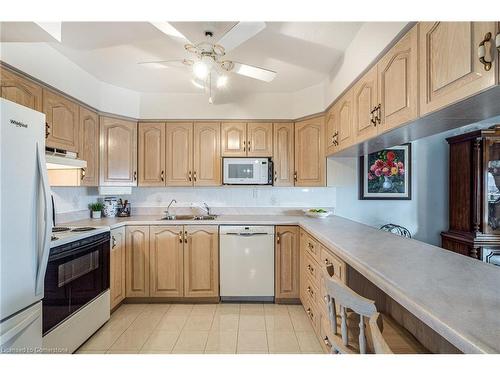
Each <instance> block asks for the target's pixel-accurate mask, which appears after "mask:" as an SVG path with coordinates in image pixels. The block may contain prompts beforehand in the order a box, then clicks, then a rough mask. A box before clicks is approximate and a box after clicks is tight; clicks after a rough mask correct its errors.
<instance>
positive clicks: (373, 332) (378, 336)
mask: <svg viewBox="0 0 500 375" xmlns="http://www.w3.org/2000/svg"><path fill="white" fill-rule="evenodd" d="M381 324H382V316H381V315H380V314H379V313H375V314H373V315H372V316H370V320H369V322H368V327H369V328H370V336H371V341H372V343H373V350H374V351H375V354H393V352H392V350H391V348H389V345H387V342H386V341H385V339H384V337H383V336H382V331H381V330H380V325H381Z"/></svg>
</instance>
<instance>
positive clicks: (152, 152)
mask: <svg viewBox="0 0 500 375" xmlns="http://www.w3.org/2000/svg"><path fill="white" fill-rule="evenodd" d="M137 138H138V164H139V165H138V169H139V170H138V172H139V181H138V185H139V186H165V123H139V124H138V137H137Z"/></svg>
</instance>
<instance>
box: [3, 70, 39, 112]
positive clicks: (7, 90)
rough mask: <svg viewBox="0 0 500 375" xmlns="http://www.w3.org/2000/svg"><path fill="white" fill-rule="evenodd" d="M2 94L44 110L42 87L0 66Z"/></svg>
mask: <svg viewBox="0 0 500 375" xmlns="http://www.w3.org/2000/svg"><path fill="white" fill-rule="evenodd" d="M0 96H1V97H2V98H4V99H7V100H10V101H11V102H14V103H17V104H20V105H23V106H25V107H28V108H31V109H34V110H35V111H38V112H42V87H41V86H39V85H37V84H36V83H33V82H31V81H29V80H27V79H25V78H23V77H21V76H20V75H17V74H15V73H12V72H11V71H9V70H7V69H5V68H3V67H0Z"/></svg>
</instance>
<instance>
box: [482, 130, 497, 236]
mask: <svg viewBox="0 0 500 375" xmlns="http://www.w3.org/2000/svg"><path fill="white" fill-rule="evenodd" d="M484 152H485V155H484V157H485V159H484V162H485V167H486V176H485V187H484V188H485V190H484V194H485V198H486V199H485V200H486V207H487V208H486V213H485V214H486V215H485V216H486V218H487V220H486V222H485V223H484V224H485V225H484V226H485V232H486V233H491V234H493V233H494V234H500V139H486V142H485V150H484Z"/></svg>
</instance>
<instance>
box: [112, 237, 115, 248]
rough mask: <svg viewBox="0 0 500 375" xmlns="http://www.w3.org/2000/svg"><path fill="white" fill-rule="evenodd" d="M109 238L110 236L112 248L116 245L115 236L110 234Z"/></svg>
mask: <svg viewBox="0 0 500 375" xmlns="http://www.w3.org/2000/svg"><path fill="white" fill-rule="evenodd" d="M111 238H112V242H111V243H112V246H111V248H112V249H114V248H115V247H116V238H115V236H112V237H111Z"/></svg>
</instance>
